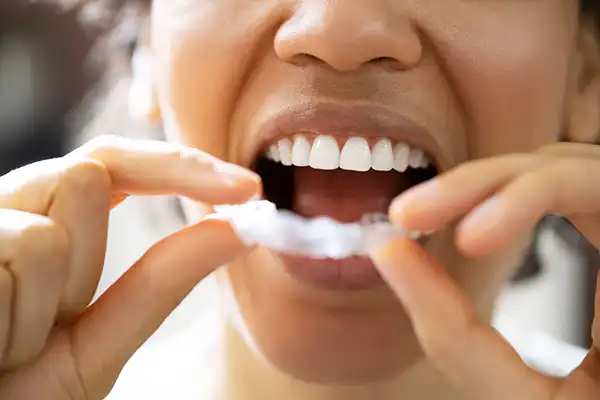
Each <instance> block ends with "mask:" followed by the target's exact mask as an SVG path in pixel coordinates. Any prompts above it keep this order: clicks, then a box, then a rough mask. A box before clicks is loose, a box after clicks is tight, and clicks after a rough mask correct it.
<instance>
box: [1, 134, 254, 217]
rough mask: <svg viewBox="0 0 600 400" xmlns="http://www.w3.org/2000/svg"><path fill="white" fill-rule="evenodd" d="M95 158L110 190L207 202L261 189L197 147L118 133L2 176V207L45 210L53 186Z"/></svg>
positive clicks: (245, 172)
mask: <svg viewBox="0 0 600 400" xmlns="http://www.w3.org/2000/svg"><path fill="white" fill-rule="evenodd" d="M86 159H93V160H96V161H99V162H100V163H101V164H102V165H103V166H104V167H105V169H106V172H107V173H108V175H109V177H110V181H111V191H112V193H111V195H118V196H117V197H119V198H122V196H123V195H172V194H177V195H182V196H185V197H189V198H191V199H194V200H198V201H203V202H207V203H211V204H219V203H239V202H244V201H246V200H248V199H249V198H251V197H252V196H254V195H255V194H256V192H257V191H258V190H260V178H259V177H258V176H257V175H256V174H254V173H253V172H251V171H248V170H246V169H244V168H241V167H238V166H236V165H233V164H229V163H226V162H224V161H221V160H219V159H217V158H215V157H212V156H210V155H208V154H206V153H203V152H201V151H199V150H196V149H192V148H189V147H185V146H179V145H175V144H170V143H165V142H158V141H150V140H146V141H136V140H130V139H125V138H117V137H102V138H100V139H96V140H93V141H91V142H89V143H88V144H86V145H85V146H83V147H81V148H79V149H78V150H76V151H74V152H72V153H70V154H69V155H67V156H65V157H64V158H60V159H53V160H45V161H41V162H38V163H34V164H30V165H28V166H26V167H23V168H20V169H17V170H15V171H12V172H10V173H8V174H7V175H5V176H3V177H0V208H12V209H18V210H23V211H27V212H32V213H36V214H43V215H46V214H47V212H48V209H49V207H50V205H51V200H52V198H53V194H54V193H55V191H56V187H57V186H58V185H59V184H60V183H61V181H62V179H63V176H64V174H65V173H67V172H68V171H69V170H70V169H71V168H72V167H73V165H76V164H78V163H80V162H82V161H84V160H86Z"/></svg>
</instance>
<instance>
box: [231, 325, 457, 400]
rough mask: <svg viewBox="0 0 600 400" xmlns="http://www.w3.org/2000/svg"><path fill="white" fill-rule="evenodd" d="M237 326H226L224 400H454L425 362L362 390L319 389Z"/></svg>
mask: <svg viewBox="0 0 600 400" xmlns="http://www.w3.org/2000/svg"><path fill="white" fill-rule="evenodd" d="M233 325H234V324H232V323H229V322H226V323H225V327H224V329H225V332H224V334H225V335H224V339H225V342H224V347H223V350H224V351H225V352H226V360H227V361H226V364H225V365H224V367H225V371H224V374H225V375H226V379H224V385H225V386H226V387H225V389H224V396H223V399H224V400H250V399H256V398H261V399H264V400H280V399H286V400H338V399H339V400H363V399H364V400H366V399H369V400H388V399H389V400H392V399H393V400H402V399H411V400H421V399H422V400H437V399H439V400H454V399H458V398H457V397H456V395H455V394H454V393H453V391H452V390H451V389H450V388H449V386H448V384H447V382H445V381H444V379H443V378H442V377H441V376H440V375H439V374H438V373H436V371H435V370H434V369H433V368H432V367H431V365H430V364H429V363H427V362H426V361H425V360H421V361H420V362H418V363H417V364H416V365H414V366H412V367H411V368H410V369H409V370H407V371H404V372H403V373H402V374H401V375H400V376H398V377H397V378H395V379H393V380H390V381H387V382H378V383H373V384H368V385H361V386H333V385H331V386H328V385H315V384H310V383H306V382H302V381H299V380H296V379H294V378H292V377H290V376H287V375H284V374H283V373H281V372H280V371H278V370H276V369H275V368H274V367H272V366H271V365H269V364H268V363H267V362H266V361H265V360H263V359H261V357H260V356H259V355H257V354H256V352H254V351H252V349H251V348H250V347H249V346H248V344H247V342H246V340H244V338H243V337H242V335H241V334H240V332H239V330H238V329H237V328H236V327H235V326H233Z"/></svg>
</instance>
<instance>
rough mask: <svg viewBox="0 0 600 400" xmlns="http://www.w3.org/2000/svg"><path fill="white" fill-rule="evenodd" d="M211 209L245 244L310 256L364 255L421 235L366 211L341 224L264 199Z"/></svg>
mask: <svg viewBox="0 0 600 400" xmlns="http://www.w3.org/2000/svg"><path fill="white" fill-rule="evenodd" d="M214 210H215V212H216V216H218V218H220V219H225V220H227V221H229V223H230V224H231V225H232V226H233V228H234V230H235V232H236V234H237V236H238V237H239V238H240V240H242V242H244V243H245V244H246V245H248V246H254V245H260V246H263V247H267V248H270V249H272V250H275V251H278V252H282V253H288V254H291V255H302V256H307V257H311V258H329V259H342V258H347V257H351V256H366V255H367V254H368V251H369V250H371V249H373V248H375V247H377V246H378V245H382V244H384V243H386V242H387V241H389V240H390V239H392V238H394V237H408V238H410V239H413V240H416V239H418V238H419V237H420V235H419V234H416V233H409V232H406V231H404V230H403V229H401V228H399V227H395V226H393V225H392V224H391V223H390V222H389V220H388V219H387V216H386V215H384V214H367V215H365V216H364V217H363V218H362V220H361V221H360V222H357V223H349V224H344V223H340V222H337V221H335V220H333V219H332V218H329V217H317V218H311V219H307V218H303V217H300V216H299V215H297V214H294V213H292V212H290V211H285V210H277V207H276V206H275V204H273V203H271V202H269V201H266V200H259V201H251V202H249V203H246V204H242V205H224V206H215V207H214Z"/></svg>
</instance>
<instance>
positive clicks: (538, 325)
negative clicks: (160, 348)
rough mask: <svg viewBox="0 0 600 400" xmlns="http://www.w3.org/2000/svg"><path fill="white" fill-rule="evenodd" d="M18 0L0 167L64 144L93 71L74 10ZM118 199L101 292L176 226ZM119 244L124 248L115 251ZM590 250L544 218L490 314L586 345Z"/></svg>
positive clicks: (3, 90) (2, 9)
mask: <svg viewBox="0 0 600 400" xmlns="http://www.w3.org/2000/svg"><path fill="white" fill-rule="evenodd" d="M20 3H21V2H19V1H11V0H0V175H2V174H4V173H6V172H8V171H9V170H11V169H13V168H16V167H19V166H21V165H24V164H27V163H31V162H33V161H36V160H40V159H45V158H51V157H57V156H60V155H62V154H64V153H65V152H66V151H68V150H69V147H70V144H71V143H73V139H74V136H75V135H76V133H73V132H72V130H71V129H70V122H71V121H72V120H73V118H72V117H73V110H74V109H75V108H76V107H78V106H79V104H80V102H81V101H82V99H83V98H84V96H85V94H86V93H87V92H88V91H89V90H90V89H91V88H92V87H93V84H94V82H96V79H97V77H98V76H97V74H96V73H94V72H93V71H92V69H91V68H89V67H88V65H89V63H88V54H89V52H90V48H91V45H92V43H93V39H94V38H93V34H92V33H90V32H84V31H82V30H81V28H80V27H79V26H78V24H77V17H76V16H75V15H73V14H64V13H62V14H59V13H58V12H57V11H56V10H54V9H51V8H48V7H44V6H38V5H34V6H27V7H26V6H23V5H19V4H20ZM123 207H125V208H123ZM123 207H122V208H120V209H118V210H117V211H116V212H115V213H114V215H113V217H112V219H111V224H112V225H111V236H110V239H109V240H110V242H109V254H108V255H107V267H106V273H105V277H104V278H103V281H102V283H101V290H102V289H104V288H105V287H106V286H107V285H109V284H110V283H111V282H113V281H114V279H116V278H117V277H118V276H119V274H120V273H122V271H123V269H124V268H126V267H127V266H128V265H129V263H130V262H133V261H134V260H135V258H136V257H137V256H139V255H140V254H142V253H143V252H144V251H145V249H146V248H147V247H148V246H149V244H151V243H152V242H153V241H155V240H157V239H158V238H159V237H160V236H161V235H162V234H164V233H168V231H170V230H173V229H176V228H177V226H176V225H170V226H167V227H166V228H165V229H163V230H162V231H160V230H158V231H157V230H156V229H153V227H151V226H147V224H149V223H152V222H151V221H150V222H149V220H148V219H147V218H144V217H139V218H138V219H136V220H135V221H132V219H134V217H132V215H133V214H130V213H129V212H128V211H126V207H128V206H127V205H124V206H123ZM129 207H132V206H131V204H130V205H129ZM123 221H126V222H128V223H127V224H120V225H128V226H129V227H131V226H136V227H138V235H131V232H130V231H128V230H127V229H125V228H122V227H119V226H120V225H119V222H123ZM144 224H146V225H144ZM149 232H155V233H153V234H150V233H149ZM132 238H134V239H132ZM132 240H133V242H134V243H132ZM123 247H127V248H128V249H129V250H132V249H133V251H129V252H128V256H127V257H123V256H122V254H121V253H120V252H119V248H123ZM595 255H596V252H595V250H594V249H591V248H590V246H588V245H587V244H586V243H585V242H584V241H583V240H582V239H581V238H580V237H579V235H578V234H577V232H576V231H575V230H574V229H573V228H572V227H571V226H570V225H569V224H568V223H566V222H565V221H562V220H561V219H559V218H554V217H551V218H548V219H547V220H545V221H544V223H543V224H541V225H540V228H539V235H538V240H537V241H536V244H535V246H534V248H533V249H532V252H531V253H530V254H529V256H528V257H527V259H526V260H525V262H524V265H523V268H522V269H521V271H520V273H519V275H518V276H517V277H516V278H515V280H514V281H513V282H510V283H509V284H508V285H507V287H506V290H505V293H504V295H503V296H502V297H501V299H500V301H499V303H498V319H499V321H502V323H505V322H507V323H508V324H511V325H512V326H516V327H518V328H519V329H527V330H531V331H537V332H544V333H548V334H550V335H551V336H553V337H555V338H557V339H559V340H563V341H566V342H569V343H572V344H575V345H578V346H586V347H587V346H588V345H589V343H590V337H589V331H590V323H591V318H592V312H593V310H592V306H593V290H594V284H595V277H596V273H597V268H598V265H597V262H596V261H595V260H597V257H595Z"/></svg>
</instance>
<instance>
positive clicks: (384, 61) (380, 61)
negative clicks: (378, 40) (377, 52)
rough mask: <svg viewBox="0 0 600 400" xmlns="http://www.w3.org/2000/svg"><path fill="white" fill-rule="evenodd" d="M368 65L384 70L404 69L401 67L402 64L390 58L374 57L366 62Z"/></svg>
mask: <svg viewBox="0 0 600 400" xmlns="http://www.w3.org/2000/svg"><path fill="white" fill-rule="evenodd" d="M368 64H369V65H373V66H376V67H379V68H382V69H386V70H394V71H397V70H402V69H405V67H403V66H402V63H401V62H400V61H398V60H397V59H395V58H392V57H376V58H373V59H372V60H370V61H369V62H368Z"/></svg>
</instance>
